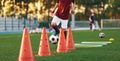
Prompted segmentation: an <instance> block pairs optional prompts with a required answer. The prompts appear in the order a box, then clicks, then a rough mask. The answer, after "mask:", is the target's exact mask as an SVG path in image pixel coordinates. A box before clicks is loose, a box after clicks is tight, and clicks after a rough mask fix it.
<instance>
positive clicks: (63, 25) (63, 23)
mask: <svg viewBox="0 0 120 61" xmlns="http://www.w3.org/2000/svg"><path fill="white" fill-rule="evenodd" d="M61 27H62V28H63V29H64V34H65V38H66V37H67V27H68V20H61Z"/></svg>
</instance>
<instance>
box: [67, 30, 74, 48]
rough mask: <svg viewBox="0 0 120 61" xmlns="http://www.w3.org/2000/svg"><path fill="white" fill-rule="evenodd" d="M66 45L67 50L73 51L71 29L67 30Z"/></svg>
mask: <svg viewBox="0 0 120 61" xmlns="http://www.w3.org/2000/svg"><path fill="white" fill-rule="evenodd" d="M66 44H67V49H68V50H75V46H74V40H73V36H72V30H71V28H68V33H67V42H66Z"/></svg>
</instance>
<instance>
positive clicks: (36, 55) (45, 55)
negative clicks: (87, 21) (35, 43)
mask: <svg viewBox="0 0 120 61" xmlns="http://www.w3.org/2000/svg"><path fill="white" fill-rule="evenodd" d="M35 56H54V54H49V55H40V54H37V55H35Z"/></svg>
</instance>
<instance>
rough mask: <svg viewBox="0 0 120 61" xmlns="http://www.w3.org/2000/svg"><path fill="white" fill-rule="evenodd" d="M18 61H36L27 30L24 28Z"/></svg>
mask: <svg viewBox="0 0 120 61" xmlns="http://www.w3.org/2000/svg"><path fill="white" fill-rule="evenodd" d="M18 61H35V60H34V58H33V54H32V48H31V43H30V37H29V33H28V29H27V28H24V32H23V36H22V42H21V48H20V54H19V58H18Z"/></svg>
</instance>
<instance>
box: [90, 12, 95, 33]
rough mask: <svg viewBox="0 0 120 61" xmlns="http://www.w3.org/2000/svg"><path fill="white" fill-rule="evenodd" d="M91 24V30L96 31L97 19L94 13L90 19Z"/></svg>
mask: <svg viewBox="0 0 120 61" xmlns="http://www.w3.org/2000/svg"><path fill="white" fill-rule="evenodd" d="M89 22H90V30H91V31H94V30H95V18H94V13H92V14H91V15H90V17H89Z"/></svg>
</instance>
